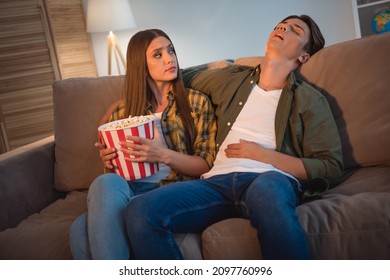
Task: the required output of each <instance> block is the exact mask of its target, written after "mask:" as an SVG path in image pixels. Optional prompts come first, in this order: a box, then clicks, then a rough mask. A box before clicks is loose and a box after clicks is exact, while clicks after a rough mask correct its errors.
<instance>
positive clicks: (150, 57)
mask: <svg viewBox="0 0 390 280" xmlns="http://www.w3.org/2000/svg"><path fill="white" fill-rule="evenodd" d="M146 62H147V66H148V70H149V74H150V78H152V79H153V80H154V81H155V82H156V83H159V82H171V81H172V80H174V79H176V77H177V71H178V69H177V59H176V54H175V52H174V49H173V45H172V43H171V42H170V41H169V40H168V39H167V38H165V37H163V36H160V37H157V38H155V39H153V41H152V42H151V43H150V45H149V47H148V49H147V50H146Z"/></svg>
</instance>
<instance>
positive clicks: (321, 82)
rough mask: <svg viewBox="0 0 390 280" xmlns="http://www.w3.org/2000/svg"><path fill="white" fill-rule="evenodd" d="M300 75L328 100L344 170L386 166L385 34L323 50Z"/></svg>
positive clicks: (389, 43)
mask: <svg viewBox="0 0 390 280" xmlns="http://www.w3.org/2000/svg"><path fill="white" fill-rule="evenodd" d="M300 73H301V75H302V77H303V78H304V79H306V80H307V81H309V82H310V83H312V84H313V85H315V87H317V88H318V89H319V90H320V91H321V92H322V93H323V94H324V95H325V96H326V97H327V98H328V100H329V103H330V106H331V108H332V110H333V114H334V116H335V119H336V122H337V125H338V128H339V131H340V136H341V140H342V144H343V154H344V164H345V168H355V167H360V166H379V165H390V33H384V34H382V35H373V36H371V37H363V38H361V39H356V40H352V41H347V42H343V43H340V44H336V45H331V46H329V47H327V48H324V49H322V50H321V51H320V52H318V53H317V54H315V55H314V56H313V57H312V58H311V59H310V60H309V62H308V63H306V64H304V65H303V66H302V67H301V69H300Z"/></svg>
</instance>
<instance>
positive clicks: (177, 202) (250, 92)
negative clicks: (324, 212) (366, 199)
mask: <svg viewBox="0 0 390 280" xmlns="http://www.w3.org/2000/svg"><path fill="white" fill-rule="evenodd" d="M324 43H325V41H324V39H323V36H322V34H321V32H320V30H319V28H318V26H317V25H316V23H315V22H314V21H313V20H312V19H311V18H310V17H309V16H306V15H303V16H290V17H287V18H286V19H284V20H282V21H281V22H280V23H279V24H278V25H277V26H276V28H275V29H274V30H273V31H272V32H271V34H270V36H269V38H268V42H267V45H266V49H265V57H264V60H263V62H262V63H261V65H259V66H257V67H255V68H253V67H247V66H237V65H236V66H230V67H227V68H223V69H216V70H209V71H204V72H201V73H195V72H193V71H188V73H184V75H185V78H186V79H187V80H188V81H189V83H190V86H191V87H193V88H195V89H198V90H201V91H203V92H205V93H207V94H209V95H210V98H211V101H212V102H213V103H214V105H215V106H216V111H215V112H216V115H217V119H218V132H217V143H218V148H219V151H218V154H217V158H216V160H215V162H214V166H213V168H212V169H211V170H210V171H209V172H207V173H205V174H203V175H202V179H200V180H195V181H189V182H181V183H177V184H171V185H169V186H164V187H162V188H159V189H156V190H154V191H151V192H149V193H147V194H145V195H142V196H138V197H136V198H134V199H133V200H132V201H131V203H130V204H129V206H128V208H127V210H126V214H125V218H126V217H127V216H128V217H133V218H131V219H129V221H131V222H129V223H127V230H128V235H129V237H130V241H131V244H132V247H133V250H134V252H135V257H136V258H137V259H181V258H182V254H181V252H180V250H179V248H178V246H177V245H176V243H175V241H174V239H173V235H174V233H185V232H202V231H203V230H204V229H205V228H207V227H208V226H210V225H211V224H213V223H215V222H218V221H220V220H223V219H227V218H231V217H245V218H248V219H249V220H250V222H251V225H252V226H253V227H254V228H255V229H257V234H258V238H259V241H260V244H261V250H262V256H263V257H264V258H265V259H308V258H310V253H309V248H308V244H307V241H306V237H305V233H304V231H303V229H302V227H301V225H300V224H299V220H298V217H297V215H296V213H295V208H296V207H297V205H298V203H299V198H300V197H301V195H302V194H303V195H305V193H313V192H318V191H323V190H324V189H326V188H328V187H329V186H331V185H333V184H335V182H336V181H337V179H338V177H339V176H340V175H341V173H342V169H343V163H342V151H341V143H340V137H339V134H338V130H337V127H336V124H335V121H334V119H333V116H332V113H331V110H330V108H329V105H328V103H327V101H326V99H325V97H324V96H322V95H321V94H320V93H319V92H318V91H316V90H315V89H314V88H313V87H311V86H310V85H308V84H307V83H305V82H303V81H299V80H297V79H296V77H295V74H294V71H295V70H296V69H297V68H298V67H299V66H300V65H301V64H302V63H306V62H307V61H308V60H309V58H310V56H312V55H313V54H314V53H315V52H317V51H318V50H320V49H321V48H323V46H324ZM134 217H137V219H134Z"/></svg>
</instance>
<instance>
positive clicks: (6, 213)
mask: <svg viewBox="0 0 390 280" xmlns="http://www.w3.org/2000/svg"><path fill="white" fill-rule="evenodd" d="M54 145H55V144H54V137H53V136H51V137H48V138H45V139H43V140H40V141H37V142H34V143H32V144H29V145H26V146H24V147H21V148H18V149H15V150H12V151H10V152H7V153H5V154H1V155H0V231H2V230H5V229H7V228H10V227H14V226H15V225H17V224H18V223H19V222H20V221H22V220H24V219H25V218H27V217H28V216H30V215H31V214H33V213H35V212H39V211H40V210H42V209H43V208H44V207H46V206H47V205H49V204H51V203H52V202H53V201H55V200H57V199H58V198H59V197H61V196H62V194H61V193H59V192H57V191H55V190H54V188H53V181H54V180H53V174H54V172H53V170H54Z"/></svg>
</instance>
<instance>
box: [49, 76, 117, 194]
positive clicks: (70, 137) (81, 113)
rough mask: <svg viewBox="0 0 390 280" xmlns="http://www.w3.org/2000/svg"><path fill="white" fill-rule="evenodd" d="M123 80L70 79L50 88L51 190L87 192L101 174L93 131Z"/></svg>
mask: <svg viewBox="0 0 390 280" xmlns="http://www.w3.org/2000/svg"><path fill="white" fill-rule="evenodd" d="M123 80H124V79H123V77H121V76H113V77H98V78H72V79H66V80H62V81H56V82H55V83H54V84H53V92H54V94H53V103H54V136H55V141H56V146H55V158H56V160H55V169H54V182H55V186H54V187H55V188H56V189H57V190H59V191H64V192H67V191H72V190H82V189H87V188H89V185H90V184H91V182H92V180H93V179H94V178H95V177H96V176H97V175H99V174H101V173H102V172H103V164H102V162H101V160H100V158H99V155H98V152H97V150H96V148H95V147H94V143H95V142H96V140H97V128H98V126H99V122H100V119H101V117H102V116H103V114H104V113H105V112H106V110H107V109H108V107H109V106H110V105H111V104H112V103H114V102H115V101H116V100H118V99H119V98H120V96H121V90H122V83H123Z"/></svg>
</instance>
